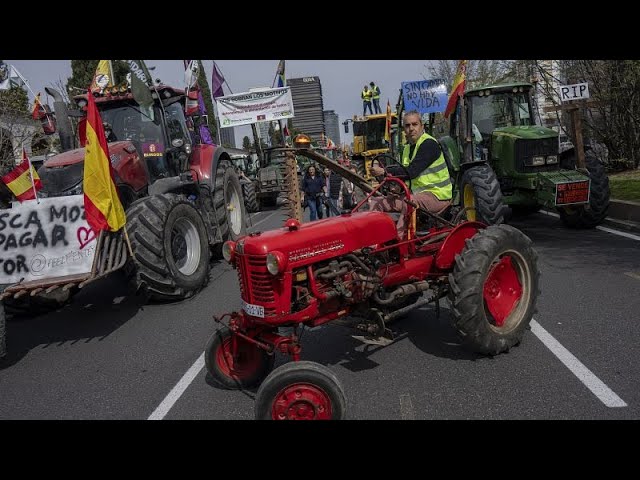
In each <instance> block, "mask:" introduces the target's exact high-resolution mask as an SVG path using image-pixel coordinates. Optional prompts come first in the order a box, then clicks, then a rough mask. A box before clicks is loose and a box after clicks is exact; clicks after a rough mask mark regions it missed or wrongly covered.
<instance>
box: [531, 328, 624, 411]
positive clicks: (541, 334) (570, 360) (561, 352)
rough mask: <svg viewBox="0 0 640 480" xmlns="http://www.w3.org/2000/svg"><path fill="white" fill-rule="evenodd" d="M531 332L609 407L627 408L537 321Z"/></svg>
mask: <svg viewBox="0 0 640 480" xmlns="http://www.w3.org/2000/svg"><path fill="white" fill-rule="evenodd" d="M531 331H532V332H533V333H534V335H535V336H536V337H538V338H539V339H540V341H541V342H542V343H544V345H545V346H546V347H547V348H548V349H549V350H551V353H553V354H554V355H555V356H556V357H558V359H559V360H560V361H561V362H562V363H563V364H564V365H565V367H567V368H568V369H569V370H570V371H571V373H573V374H574V375H575V376H576V377H578V380H580V381H581V382H582V383H584V385H585V386H586V387H587V388H588V389H589V390H591V393H593V394H594V395H595V396H596V397H598V399H599V400H600V401H601V402H602V403H604V404H605V405H606V406H607V407H612V408H613V407H626V406H627V404H626V403H625V402H624V401H623V400H622V399H621V398H620V397H619V396H618V395H616V393H615V392H614V391H613V390H611V389H610V388H609V387H607V385H606V384H605V383H604V382H603V381H602V380H600V379H599V378H598V377H596V376H595V375H594V374H593V373H592V372H591V370H589V369H588V368H587V367H586V366H585V365H584V364H583V363H582V362H581V361H580V360H578V359H577V358H576V357H575V356H574V355H573V354H572V353H571V352H570V351H569V350H567V349H566V348H565V347H563V346H562V344H561V343H560V342H558V341H557V340H556V339H555V338H554V337H553V336H552V335H551V334H550V333H549V332H547V331H546V330H545V329H544V328H542V326H541V325H540V324H539V323H538V322H536V321H535V320H531Z"/></svg>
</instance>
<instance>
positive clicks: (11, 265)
mask: <svg viewBox="0 0 640 480" xmlns="http://www.w3.org/2000/svg"><path fill="white" fill-rule="evenodd" d="M15 271H16V262H14V261H13V260H11V259H8V260H5V261H4V273H6V274H7V275H11V274H13V272H15Z"/></svg>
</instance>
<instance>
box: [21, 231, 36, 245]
mask: <svg viewBox="0 0 640 480" xmlns="http://www.w3.org/2000/svg"><path fill="white" fill-rule="evenodd" d="M32 243H33V238H31V232H24V233H23V234H22V235H20V240H18V245H20V246H21V247H28V246H29V245H31V244H32Z"/></svg>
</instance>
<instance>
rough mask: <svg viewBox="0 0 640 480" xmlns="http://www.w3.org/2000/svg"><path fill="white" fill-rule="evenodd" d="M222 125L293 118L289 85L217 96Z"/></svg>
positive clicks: (228, 125) (232, 125)
mask: <svg viewBox="0 0 640 480" xmlns="http://www.w3.org/2000/svg"><path fill="white" fill-rule="evenodd" d="M216 104H217V107H218V118H219V120H220V127H222V128H228V127H237V126H239V125H250V124H252V123H257V122H270V121H274V120H285V119H287V118H293V100H292V99H291V90H290V88H289V87H282V88H269V89H264V90H260V91H254V92H244V93H238V94H235V95H226V96H224V97H218V98H216Z"/></svg>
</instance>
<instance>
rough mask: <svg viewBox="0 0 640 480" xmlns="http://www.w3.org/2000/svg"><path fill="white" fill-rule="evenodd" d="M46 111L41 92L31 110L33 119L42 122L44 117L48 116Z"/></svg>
mask: <svg viewBox="0 0 640 480" xmlns="http://www.w3.org/2000/svg"><path fill="white" fill-rule="evenodd" d="M46 113H47V112H46V111H45V109H44V107H43V106H42V103H41V102H40V92H38V95H36V98H35V100H34V101H33V109H32V110H31V118H33V119H34V120H40V119H41V118H42V117H43V116H44V115H46Z"/></svg>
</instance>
